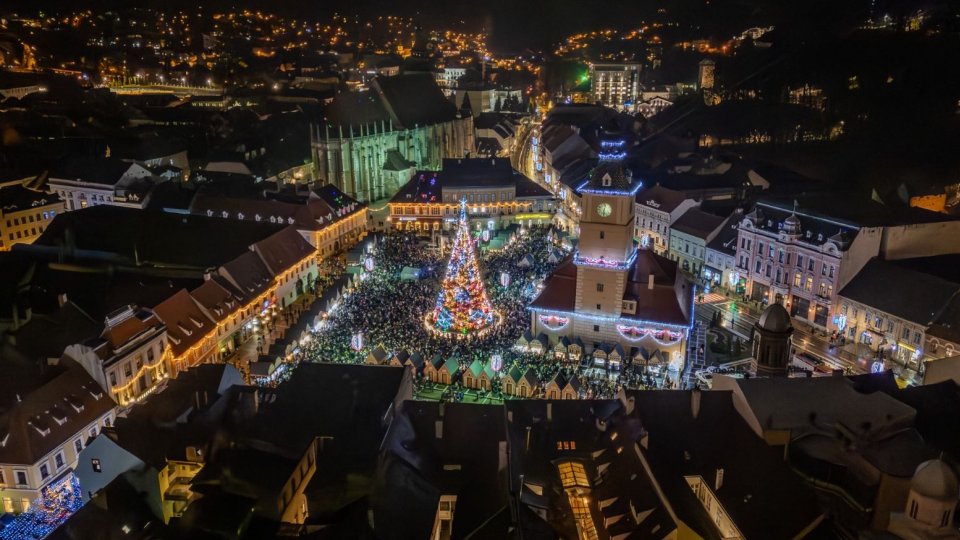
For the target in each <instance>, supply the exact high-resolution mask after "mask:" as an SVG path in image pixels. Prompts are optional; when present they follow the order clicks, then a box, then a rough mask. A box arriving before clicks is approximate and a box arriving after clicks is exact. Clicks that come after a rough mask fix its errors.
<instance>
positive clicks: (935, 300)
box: [837, 256, 960, 370]
mask: <svg viewBox="0 0 960 540" xmlns="http://www.w3.org/2000/svg"><path fill="white" fill-rule="evenodd" d="M958 262H960V256H941V257H930V258H927V259H904V260H898V261H885V260H883V259H881V258H879V257H874V258H872V259H870V261H869V262H868V263H867V264H866V265H864V267H863V269H862V270H860V272H858V273H857V275H856V276H855V277H854V278H853V279H852V280H851V281H850V283H848V284H847V285H846V286H845V287H844V288H843V289H842V290H841V291H840V292H839V295H838V301H839V302H840V308H839V310H838V312H837V317H838V318H839V319H840V320H842V321H843V323H844V325H845V326H846V333H845V335H846V336H847V337H848V338H849V339H850V340H852V341H855V342H856V343H858V344H859V345H860V347H862V349H860V350H858V352H859V353H860V354H859V355H860V356H861V357H865V358H866V359H867V360H869V359H870V358H871V357H874V356H876V357H880V358H885V359H890V360H892V361H894V362H896V363H898V364H900V365H902V366H904V367H907V368H909V369H913V370H919V369H920V366H921V363H922V362H923V361H925V360H928V359H936V358H942V357H946V356H952V355H953V354H952V353H960V348H958V347H956V346H954V345H950V344H949V342H948V343H944V344H943V346H942V347H936V348H935V350H934V351H931V350H930V349H929V348H928V346H927V343H928V342H929V341H930V340H933V339H936V337H935V336H927V329H928V328H930V327H931V326H933V325H934V324H938V323H939V325H940V326H941V327H946V328H960V318H957V314H956V313H954V314H953V315H952V317H953V320H950V318H951V307H950V304H951V303H952V302H955V301H957V300H958V298H960V279H953V280H950V279H946V278H947V275H944V274H943V273H941V275H935V274H931V273H928V272H927V271H924V269H925V268H931V267H937V268H942V267H944V266H945V265H947V266H949V267H950V268H953V267H955V265H956V264H957V263H958ZM947 274H949V273H947ZM898 284H899V285H898ZM906 284H909V286H906ZM933 333H934V334H936V333H937V330H934V331H933Z"/></svg>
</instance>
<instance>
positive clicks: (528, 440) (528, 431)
mask: <svg viewBox="0 0 960 540" xmlns="http://www.w3.org/2000/svg"><path fill="white" fill-rule="evenodd" d="M531 431H533V426H527V452H529V451H530V432H531Z"/></svg>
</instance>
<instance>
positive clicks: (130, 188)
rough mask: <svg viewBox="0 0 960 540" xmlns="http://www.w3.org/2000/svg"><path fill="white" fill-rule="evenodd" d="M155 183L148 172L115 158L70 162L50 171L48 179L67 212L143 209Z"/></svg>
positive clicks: (143, 168) (51, 189)
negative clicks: (103, 207) (109, 207)
mask: <svg viewBox="0 0 960 540" xmlns="http://www.w3.org/2000/svg"><path fill="white" fill-rule="evenodd" d="M154 183H155V178H154V176H153V173H152V172H150V170H149V169H147V168H146V167H144V166H143V165H139V164H137V163H131V162H129V161H123V160H120V159H117V158H103V159H96V160H78V161H75V162H71V163H68V164H66V165H64V166H62V167H59V168H56V169H54V170H52V171H51V172H50V176H49V178H48V179H47V187H48V188H49V189H50V191H52V192H53V193H55V194H57V195H58V196H59V197H60V199H62V200H63V201H64V203H65V204H66V209H67V210H68V211H70V210H79V209H81V208H87V207H89V206H97V205H101V204H108V205H112V206H124V207H127V208H143V207H144V206H145V205H146V202H147V195H148V194H149V192H150V189H151V188H152V187H153V184H154Z"/></svg>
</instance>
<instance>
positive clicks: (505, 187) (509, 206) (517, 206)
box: [389, 158, 556, 234]
mask: <svg viewBox="0 0 960 540" xmlns="http://www.w3.org/2000/svg"><path fill="white" fill-rule="evenodd" d="M461 200H465V201H467V218H468V219H469V221H470V227H471V229H479V230H483V229H486V230H490V231H496V230H499V229H504V228H506V227H508V226H510V225H512V224H518V225H524V226H536V225H549V224H550V223H551V220H552V219H553V214H554V211H555V208H556V206H555V201H554V198H553V195H552V194H551V193H550V192H548V191H547V190H545V189H543V188H542V187H540V186H539V185H537V184H536V183H535V182H533V181H532V180H530V179H529V178H527V177H526V176H524V175H522V174H520V173H519V172H518V171H516V170H515V169H513V167H512V166H511V165H510V160H509V159H508V158H476V159H445V160H444V161H443V169H442V170H441V171H439V172H434V171H419V172H418V173H417V174H416V175H415V176H414V178H413V179H412V180H411V181H410V182H409V183H407V185H406V186H404V187H403V189H402V190H400V192H399V193H397V194H396V195H395V196H394V197H393V199H391V200H390V203H389V207H390V217H389V223H390V225H391V228H392V229H395V230H404V231H416V232H420V233H423V234H435V233H436V234H438V233H440V232H441V231H451V230H453V229H454V228H455V226H456V221H457V216H459V214H460V201H461Z"/></svg>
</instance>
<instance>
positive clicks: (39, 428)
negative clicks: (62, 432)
mask: <svg viewBox="0 0 960 540" xmlns="http://www.w3.org/2000/svg"><path fill="white" fill-rule="evenodd" d="M27 423H28V424H30V426H31V427H32V428H33V429H35V430H37V433H39V434H40V435H41V436H43V437H46V436H47V435H49V434H50V428H49V427H47V426H45V425H43V424H42V423H40V422H39V421H38V422H37V423H34V422H27Z"/></svg>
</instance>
